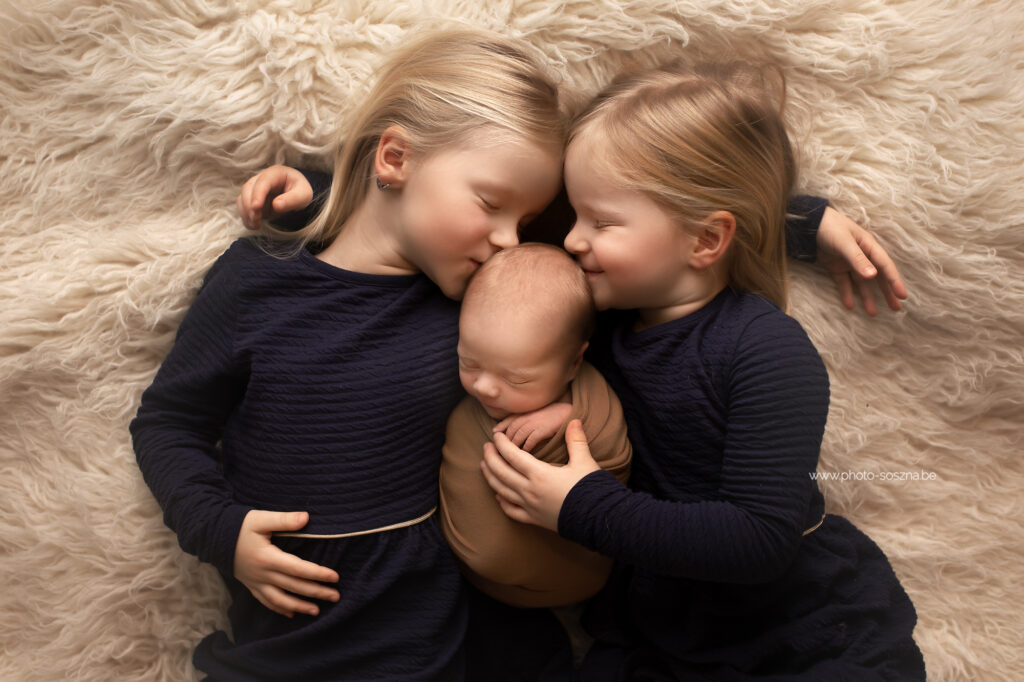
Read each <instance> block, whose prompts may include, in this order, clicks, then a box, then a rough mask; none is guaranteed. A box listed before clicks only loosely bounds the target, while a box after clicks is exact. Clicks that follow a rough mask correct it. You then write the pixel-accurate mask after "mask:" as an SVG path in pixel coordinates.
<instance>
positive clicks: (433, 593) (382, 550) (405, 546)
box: [131, 240, 466, 680]
mask: <svg viewBox="0 0 1024 682" xmlns="http://www.w3.org/2000/svg"><path fill="white" fill-rule="evenodd" d="M457 316H458V304H457V303H455V302H453V301H451V300H449V299H447V298H445V297H444V296H443V295H442V294H441V292H440V291H439V290H438V289H437V287H436V286H435V285H434V284H433V283H432V282H430V281H429V280H428V279H427V278H426V277H424V276H421V275H412V276H382V275H367V274H360V273H353V272H348V271H344V270H340V269H338V268H335V267H332V266H330V265H328V264H326V263H324V262H322V261H320V260H318V259H316V258H315V257H314V256H312V255H311V254H309V253H308V252H306V251H303V252H301V253H300V254H299V255H298V256H297V257H295V258H291V259H282V258H276V257H272V256H269V255H267V254H266V253H264V252H263V251H262V250H260V249H259V248H258V247H257V246H256V245H254V242H253V241H252V240H239V241H238V242H235V244H233V245H232V246H231V247H230V248H229V249H228V251H227V252H226V253H225V254H224V255H223V256H221V258H220V259H219V260H218V261H217V263H216V264H215V265H214V266H213V268H212V269H211V270H210V272H209V273H208V275H207V277H206V280H205V282H204V285H203V287H202V289H201V290H200V292H199V294H198V296H197V298H196V300H195V302H194V303H193V305H192V307H191V308H190V309H189V312H188V314H187V315H186V317H185V319H184V321H183V322H182V324H181V327H180V329H179V332H178V336H177V339H176V342H175V345H174V348H173V349H172V350H171V352H170V354H169V355H168V357H167V359H166V360H165V362H164V363H163V365H162V367H161V368H160V370H159V372H158V373H157V376H156V378H155V379H154V381H153V384H152V385H151V386H150V387H149V388H148V389H147V390H146V392H145V394H144V395H143V398H142V403H141V406H140V408H139V412H138V415H137V416H136V418H135V420H134V421H133V422H132V424H131V431H132V435H133V438H134V443H135V450H136V454H137V459H138V462H139V466H140V468H141V469H142V472H143V475H144V478H145V480H146V482H147V484H148V485H149V486H150V488H151V489H152V491H153V493H154V495H155V497H156V498H157V500H158V502H159V503H160V505H161V507H162V508H163V510H164V514H165V520H166V522H167V525H168V526H170V527H171V528H172V529H173V530H174V531H175V532H176V533H177V535H178V538H179V541H180V543H181V546H182V547H183V548H184V549H185V550H186V551H188V552H192V553H194V554H197V555H198V556H199V558H200V559H202V560H204V561H208V562H210V563H213V564H214V565H216V566H217V568H218V569H220V571H221V573H222V574H223V575H224V576H225V579H226V580H227V581H228V584H229V588H230V589H231V592H232V596H233V597H234V599H235V603H234V605H233V606H232V611H231V614H230V615H231V619H232V628H233V631H234V639H235V642H234V644H232V642H231V641H230V640H229V639H228V637H227V636H226V635H225V634H224V633H219V634H217V635H213V636H211V637H210V638H208V639H207V640H205V641H204V642H203V643H202V644H201V645H200V647H199V650H198V651H197V655H196V663H197V666H198V667H200V668H201V669H204V670H206V671H207V672H209V673H210V674H211V675H212V676H213V677H214V678H216V679H296V675H297V672H296V671H302V674H301V675H298V677H300V678H301V679H310V680H312V679H360V680H362V679H416V680H429V679H459V677H460V676H461V659H460V658H459V657H460V656H461V650H460V647H461V643H462V638H463V636H464V630H465V622H466V604H465V594H464V590H463V587H462V585H461V581H460V578H459V574H458V569H457V567H456V564H455V562H454V559H453V557H452V555H451V553H450V550H449V549H448V547H447V545H446V544H445V542H444V539H443V536H442V535H441V532H440V529H439V527H438V525H437V523H436V520H435V518H433V517H432V518H431V519H429V520H427V521H425V522H423V523H420V524H417V525H414V526H411V527H408V528H403V529H400V530H397V531H389V532H384V533H378V534H373V535H367V536H362V537H357V538H347V539H340V540H299V539H292V538H279V539H278V540H277V542H278V544H280V545H282V546H284V547H286V549H287V551H293V552H296V553H298V554H299V555H300V556H303V557H304V558H309V559H310V560H312V561H316V562H317V563H322V564H324V565H327V566H330V567H331V568H334V569H336V570H337V571H338V573H339V575H340V577H341V582H340V583H339V585H338V587H339V590H340V592H341V595H342V597H341V601H340V602H339V603H338V604H321V610H322V614H321V615H320V616H318V617H316V618H307V617H304V616H296V617H295V618H294V619H286V618H283V617H280V616H277V615H275V614H273V613H272V612H270V611H269V610H268V609H266V608H264V607H262V606H260V605H259V604H258V603H256V602H255V600H254V599H253V598H252V597H251V595H249V593H248V590H247V589H245V588H244V587H243V586H241V585H240V584H238V583H237V582H235V581H234V580H233V578H231V575H232V571H233V561H234V547H235V542H236V540H237V537H238V531H239V528H240V526H241V522H242V519H243V517H244V516H245V514H246V513H247V512H248V511H249V510H250V509H266V510H273V511H300V510H301V511H308V512H309V514H310V521H309V524H308V525H307V527H306V528H304V529H303V532H308V533H317V534H336V533H348V532H352V531H359V530H366V529H372V528H378V527H381V526H386V525H389V524H393V523H398V522H401V521H406V520H411V519H413V518H416V517H418V516H419V515H421V514H423V513H425V512H427V511H429V510H430V509H431V508H432V507H434V506H435V505H436V503H437V496H438V470H439V465H440V458H441V446H442V443H443V438H444V426H445V421H446V419H447V416H448V414H449V412H450V411H451V410H452V408H453V407H454V406H455V404H456V403H457V402H458V400H459V399H460V398H461V397H462V395H463V392H462V388H461V386H460V385H459V380H458V370H457V356H456V352H455V349H456V343H457V332H458V327H457ZM218 441H220V445H219V446H218Z"/></svg>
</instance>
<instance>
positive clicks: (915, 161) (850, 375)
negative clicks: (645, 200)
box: [0, 0, 1024, 681]
mask: <svg viewBox="0 0 1024 682" xmlns="http://www.w3.org/2000/svg"><path fill="white" fill-rule="evenodd" d="M37 4H38V5H40V6H39V7H34V8H30V7H33V6H35V5H37ZM439 17H440V18H457V19H461V20H463V21H466V22H468V23H471V24H477V25H483V26H487V27H491V28H495V29H498V30H500V31H503V32H507V33H509V34H513V35H517V36H522V37H525V38H526V39H527V40H528V41H530V42H531V43H533V44H534V45H535V46H536V47H537V48H538V50H539V51H540V53H541V54H542V55H543V57H544V59H545V60H546V61H547V62H548V63H549V65H550V66H551V68H552V69H554V70H555V71H556V72H558V73H560V74H562V76H563V77H564V81H565V87H566V88H569V89H578V90H579V91H581V92H584V93H589V92H591V91H592V90H593V89H594V88H595V87H596V86H597V85H598V84H600V83H602V82H604V81H605V80H606V79H607V78H608V77H609V76H610V75H611V74H612V73H613V71H614V70H615V69H616V67H617V65H618V64H619V63H621V61H622V60H623V59H625V58H626V54H627V53H628V52H629V51H634V50H639V51H641V52H642V53H643V54H645V55H667V54H670V53H674V54H683V55H685V56H687V57H692V58H694V59H696V58H713V57H719V56H723V55H725V56H728V55H731V54H735V53H739V54H741V55H747V56H758V55H768V56H771V57H773V58H775V59H778V60H780V61H781V62H783V63H784V64H785V65H787V67H788V71H789V77H790V110H789V111H790V116H791V122H792V126H793V131H794V139H795V140H796V142H797V143H798V144H799V146H800V151H799V156H800V159H801V162H802V169H803V176H802V186H801V189H803V190H806V191H809V192H812V193H818V194H823V195H826V196H829V197H831V198H832V199H833V201H834V203H835V205H837V206H838V207H839V208H840V209H841V210H842V211H844V212H846V213H847V214H848V215H850V216H852V217H854V218H855V219H857V220H858V221H860V222H861V223H862V224H864V225H866V226H868V227H869V228H870V229H871V230H872V231H873V232H875V233H876V234H877V235H878V236H879V238H880V239H881V240H882V241H883V243H884V244H885V246H886V247H887V248H888V249H889V251H890V253H891V254H892V255H893V256H894V257H895V258H896V260H897V261H898V262H899V264H900V267H901V270H902V272H903V274H904V275H905V279H906V282H907V285H908V287H909V289H910V292H911V298H910V300H909V302H908V303H907V305H906V310H905V311H904V312H903V313H900V314H892V313H889V312H888V311H886V312H883V313H882V314H880V315H879V317H878V318H876V319H874V320H872V319H869V318H868V317H867V316H866V315H864V314H863V313H862V312H858V313H849V312H847V311H845V310H844V309H843V308H841V307H840V305H839V303H838V299H837V296H836V294H835V292H834V287H833V285H832V283H831V280H830V279H829V278H828V277H827V276H826V275H824V274H823V273H822V272H820V271H819V270H818V269H816V268H810V267H803V266H797V267H794V274H793V277H794V280H795V281H796V285H795V292H794V301H793V311H792V312H793V314H794V315H795V316H796V317H798V318H799V319H800V320H801V321H802V322H803V324H804V325H805V327H806V328H807V329H808V331H809V332H810V334H811V336H812V337H813V339H814V341H815V342H816V343H817V344H818V347H819V349H820V350H821V352H822V355H823V356H824V357H825V359H826V362H827V363H828V367H829V370H830V372H831V376H832V381H833V403H832V411H831V415H830V420H829V425H828V430H827V434H826V438H825V444H824V449H823V453H822V461H821V470H823V471H830V472H837V473H844V472H853V473H854V474H857V473H860V472H868V473H867V474H863V473H861V476H862V477H863V476H870V475H872V474H874V476H875V480H873V481H871V480H848V481H845V482H839V481H832V482H828V483H826V484H823V487H824V488H825V491H826V494H827V496H828V499H829V505H830V508H831V509H832V510H833V511H839V512H842V513H844V514H846V515H847V516H849V517H850V518H851V519H853V520H854V521H855V522H856V523H857V524H859V525H860V526H861V527H862V528H864V529H865V530H866V531H867V532H868V533H869V534H870V535H872V537H874V538H875V540H876V541H877V542H878V543H879V544H880V545H881V546H882V547H883V549H885V551H886V552H887V553H888V555H889V556H890V558H891V560H892V562H893V565H894V566H895V568H896V571H897V573H898V574H899V575H900V577H901V578H902V580H903V582H904V584H905V586H906V588H907V590H908V591H909V593H910V595H911V597H912V598H913V600H914V601H915V603H916V605H917V609H918V614H919V624H918V628H917V631H916V637H917V640H918V642H919V644H920V646H921V648H922V650H923V651H924V654H925V658H926V661H927V665H928V670H929V677H930V679H932V680H1020V679H1024V663H1022V661H1021V659H1022V656H1021V644H1022V640H1021V632H1022V631H1024V619H1022V616H1021V613H1022V612H1024V597H1022V596H1021V581H1022V578H1024V568H1022V565H1024V526H1022V519H1024V465H1022V457H1021V455H1022V452H1021V450H1022V439H1021V428H1022V421H1024V419H1022V418H1024V376H1022V365H1024V361H1022V360H1024V277H1022V274H1024V273H1022V264H1024V195H1022V191H1024V187H1022V180H1024V123H1022V116H1021V112H1022V111H1024V41H1022V39H1021V36H1022V35H1024V5H1022V4H1021V3H1020V2H1019V0H992V1H988V0H964V1H960V2H956V1H951V0H908V1H893V2H882V1H880V0H702V1H700V2H698V1H697V0H693V1H678V2H672V1H669V0H633V1H629V0H618V1H616V0H585V1H570V0H535V1H518V0H516V1H513V0H498V1H490V2H470V1H469V0H464V1H455V0H453V1H451V2H440V1H438V2H432V1H429V0H423V1H421V2H415V1H413V0H407V1H401V0H363V1H360V2H355V1H352V0H336V1H334V2H331V1H328V0H320V1H315V0H305V1H298V2H283V1H276V2H251V3H246V2H237V3H233V2H229V1H227V0H223V1H214V0H210V1H204V0H174V1H173V2H162V1H158V0H93V1H91V2H83V1H82V0H66V1H64V0H53V1H49V2H44V3H28V2H21V1H19V0H0V200H2V207H0V679H3V680H15V681H22V680H26V681H27V680H40V681H44V680H45V681H49V680H58V679H59V680H122V681H130V680H189V679H193V678H194V676H195V672H194V671H193V669H192V666H191V663H190V655H191V650H192V648H193V646H194V645H195V643H196V641H197V640H198V639H199V638H200V637H202V636H203V635H204V634H205V633H207V632H208V631H210V630H211V629H212V628H214V627H215V626H221V625H223V623H224V619H223V616H222V615H221V614H222V612H223V609H224V607H225V601H224V596H223V593H222V590H221V588H220V586H219V585H218V583H217V580H216V577H215V574H214V572H213V570H212V569H211V568H210V567H208V566H203V565H200V564H199V563H198V562H197V561H196V560H195V559H194V558H193V557H191V556H187V555H185V554H183V553H182V552H181V551H180V550H179V549H178V547H177V544H176V541H175V539H174V538H173V536H172V535H171V533H170V532H169V531H168V530H167V529H166V528H165V527H164V526H163V524H162V521H161V517H160V513H159V511H158V509H157V506H156V504H155V502H154V501H153V500H152V498H151V497H150V494H149V492H148V490H147V489H146V488H145V486H144V484H143V483H142V480H141V477H140V475H139V473H138V471H137V469H136V465H135V461H134V456H133V453H132V450H131V445H130V442H129V437H128V432H127V425H128V421H129V420H130V419H131V417H132V415H133V414H134V412H135V409H136V406H137V401H138V398H139V395H140V393H141V391H142V390H143V389H144V388H145V387H146V386H147V385H148V383H149V381H150V380H151V378H152V376H153V373H154V372H155V370H156V368H157V366H158V364H159V362H160V360H161V358H162V357H163V355H164V354H165V353H166V352H167V350H168V348H169V346H170V344H171V342H172V338H173V333H174V330H175V328H176V326H177V324H178V322H179V321H180V319H181V316H182V315H183V313H184V311H185V309H186V307H187V306H188V303H189V301H190V299H191V297H192V296H193V295H194V293H195V290H196V287H197V285H198V283H199V280H200V277H201V276H202V274H203V272H204V271H205V270H206V268H207V267H208V266H209V265H210V263H211V262H212V261H213V259H214V258H215V257H216V256H217V255H218V254H219V253H220V252H221V251H222V250H223V249H224V248H225V247H226V246H227V245H228V244H229V243H230V242H231V241H232V240H233V239H234V238H235V237H236V236H238V235H239V234H240V233H241V231H242V228H241V226H240V222H239V220H238V219H237V217H236V215H235V210H234V203H233V202H234V197H235V195H236V193H237V190H238V187H239V185H240V184H241V183H242V181H243V180H244V179H245V178H247V177H248V176H249V175H251V174H252V173H254V172H255V171H257V170H258V169H260V168H262V167H264V166H266V165H268V164H270V163H272V162H275V161H284V162H288V163H292V164H298V163H305V164H307V165H313V166H317V165H322V164H323V162H324V154H325V152H326V150H327V146H328V143H329V141H330V139H331V134H332V132H333V131H334V130H335V128H336V127H337V126H338V124H339V121H340V118H341V116H342V115H343V114H344V113H345V112H346V111H347V110H348V109H349V108H350V107H351V106H352V104H353V103H354V102H356V101H358V99H359V97H360V96H361V95H362V94H363V93H364V92H365V90H366V88H367V83H368V79H369V78H370V77H371V76H372V74H373V72H374V67H375V65H376V64H377V63H378V62H379V60H380V59H381V58H382V57H383V56H385V55H386V54H387V53H388V51H389V50H390V48H391V47H393V46H394V45H396V44H399V43H401V42H402V40H403V39H404V38H405V37H406V36H407V35H409V34H410V33H411V32H413V31H416V30H417V29H418V28H420V27H422V26H424V25H425V24H427V23H429V21H430V20H432V19H435V18H439ZM899 472H918V473H920V472H925V475H926V477H927V478H929V479H932V480H921V481H902V482H899V481H883V480H881V478H882V476H884V475H888V474H897V475H898V474H899Z"/></svg>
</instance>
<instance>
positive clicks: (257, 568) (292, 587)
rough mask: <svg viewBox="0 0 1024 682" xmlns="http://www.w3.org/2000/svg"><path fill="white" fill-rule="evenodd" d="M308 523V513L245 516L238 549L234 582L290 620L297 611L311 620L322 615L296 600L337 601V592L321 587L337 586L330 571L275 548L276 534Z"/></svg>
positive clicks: (253, 512) (304, 602)
mask: <svg viewBox="0 0 1024 682" xmlns="http://www.w3.org/2000/svg"><path fill="white" fill-rule="evenodd" d="M308 521H309V514H307V513H306V512H290V513H284V512H270V511H261V510H258V509H253V510H252V511H250V512H249V513H248V514H246V515H245V519H244V520H243V521H242V529H241V531H239V533H238V544H237V545H236V546H235V578H237V579H238V581H239V582H241V583H242V584H243V585H245V586H246V587H248V588H249V591H250V592H252V594H253V596H254V597H256V599H257V600H259V602H260V603H261V604H263V605H264V606H266V607H267V608H268V609H270V610H271V611H274V612H275V613H279V614H281V615H282V616H285V617H287V618H291V617H292V615H294V613H295V612H296V611H298V612H300V613H305V614H307V615H310V616H316V615H318V614H319V613H320V609H319V608H317V605H316V604H314V603H312V602H308V601H303V600H302V599H298V598H296V597H295V596H294V595H296V594H299V595H302V596H304V597H310V598H312V599H322V600H324V601H334V602H336V601H338V599H339V594H338V591H337V590H335V589H333V588H330V587H326V586H324V585H321V584H320V583H336V582H338V574H337V573H335V572H334V571H332V570H331V569H329V568H326V567H324V566H320V565H318V564H314V563H312V562H310V561H305V560H303V559H300V558H299V557H297V556H295V555H294V554H288V553H287V552H285V551H282V550H281V549H280V548H278V547H276V546H275V545H274V544H273V543H272V542H271V541H270V537H271V536H272V535H273V534H274V533H275V532H288V531H297V530H299V529H300V528H302V527H303V526H305V525H306V523H307V522H308Z"/></svg>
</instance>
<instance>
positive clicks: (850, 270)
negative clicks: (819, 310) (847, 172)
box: [817, 207, 907, 316]
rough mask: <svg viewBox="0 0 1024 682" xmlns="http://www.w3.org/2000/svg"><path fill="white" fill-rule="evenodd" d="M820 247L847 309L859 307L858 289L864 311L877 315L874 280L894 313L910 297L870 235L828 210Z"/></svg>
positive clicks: (840, 214) (894, 266)
mask: <svg viewBox="0 0 1024 682" xmlns="http://www.w3.org/2000/svg"><path fill="white" fill-rule="evenodd" d="M817 244H818V261H819V262H820V263H821V264H822V266H824V267H825V268H826V269H827V270H828V271H829V272H831V273H832V277H833V279H835V281H836V286H837V287H838V288H839V298H840V299H841V300H842V302H843V305H844V306H846V307H847V308H848V309H850V310H853V308H854V306H855V305H856V304H855V302H854V295H853V294H854V289H855V288H856V291H857V294H858V295H859V297H860V300H861V303H862V304H863V305H864V311H865V312H866V313H867V314H868V315H872V316H874V315H876V314H877V313H878V308H877V307H876V306H875V299H874V296H873V294H872V287H871V282H872V280H874V282H875V285H876V286H877V287H878V288H879V290H880V291H881V292H882V296H883V297H884V298H885V302H886V303H887V304H888V305H889V307H890V308H891V309H892V310H899V309H900V308H901V307H902V305H901V303H900V300H901V299H902V300H905V299H906V298H907V288H906V286H905V285H904V284H903V279H902V278H901V277H900V272H899V269H898V268H897V267H896V264H895V263H894V262H893V260H892V258H890V257H889V254H888V253H886V251H885V249H883V248H882V245H881V244H879V243H878V240H877V239H875V238H874V237H873V236H872V235H871V233H870V232H868V231H867V230H865V229H864V228H863V227H861V226H860V225H858V224H857V223H855V222H854V221H852V220H850V219H849V218H847V217H846V216H844V215H843V214H842V213H839V212H838V211H836V210H835V209H833V208H831V207H829V208H826V209H825V214H824V216H823V217H822V220H821V228H820V229H819V230H818V238H817ZM879 275H880V276H879Z"/></svg>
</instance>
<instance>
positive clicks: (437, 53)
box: [288, 28, 566, 244]
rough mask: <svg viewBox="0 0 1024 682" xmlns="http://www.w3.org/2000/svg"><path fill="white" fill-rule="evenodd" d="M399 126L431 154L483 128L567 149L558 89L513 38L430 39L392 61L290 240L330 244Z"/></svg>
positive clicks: (469, 32)
mask: <svg viewBox="0 0 1024 682" xmlns="http://www.w3.org/2000/svg"><path fill="white" fill-rule="evenodd" d="M390 126H399V127H401V128H402V129H403V130H404V131H405V133H406V135H407V136H408V140H409V142H410V145H411V147H412V148H413V150H414V152H415V153H416V154H418V155H421V156H427V155H429V154H431V153H432V152H434V151H437V150H439V149H441V148H444V147H447V146H450V145H454V144H459V143H461V142H464V141H467V142H468V141H469V139H470V135H471V134H473V133H476V132H478V131H480V130H481V129H483V128H487V129H489V130H490V131H493V132H494V134H495V135H499V136H500V135H510V136H514V137H517V138H518V139H526V140H529V141H533V142H537V143H539V144H541V145H544V146H548V145H549V146H551V148H554V149H558V150H559V152H561V151H562V150H563V149H564V147H565V129H566V125H565V119H564V116H563V114H562V112H561V110H560V107H559V99H558V89H557V87H556V85H555V84H554V83H553V81H552V80H551V79H550V78H549V77H548V76H547V75H546V74H545V73H544V71H543V70H542V69H541V67H540V66H539V65H538V63H537V61H536V60H535V59H534V58H533V57H532V56H531V55H530V52H529V48H528V47H527V46H526V45H524V44H522V43H520V42H517V41H515V40H513V39H511V38H506V37H504V36H501V35H500V34H497V33H493V32H490V31H485V30H481V29H472V28H459V29H448V30H442V31H434V32H431V33H427V34H425V35H424V36H422V37H420V38H419V39H417V40H415V41H413V42H412V43H410V44H408V45H406V46H405V47H404V48H402V49H401V50H400V51H399V52H397V53H396V54H394V55H393V56H392V58H391V59H390V60H389V61H388V63H387V64H386V65H385V66H384V67H383V69H382V70H381V73H380V77H379V79H378V80H377V83H376V84H375V85H374V87H373V88H372V90H371V91H370V93H369V94H368V95H367V97H366V99H365V101H364V102H363V104H362V105H361V106H360V107H359V108H357V109H356V110H355V111H354V112H353V114H352V116H351V117H350V118H349V120H348V124H347V125H346V126H344V129H343V130H342V131H341V135H340V139H339V143H338V147H337V151H336V153H335V161H334V178H333V183H332V186H331V192H330V195H329V197H328V199H327V201H326V202H325V204H324V206H323V208H322V209H321V210H320V213H319V214H318V216H317V217H316V218H315V219H314V220H313V222H311V223H310V224H309V225H307V226H306V227H305V228H303V229H302V230H299V231H297V232H294V233H292V234H291V235H288V236H290V237H292V238H297V239H299V240H301V242H302V243H303V244H305V243H307V242H319V243H323V244H326V243H329V242H330V241H332V240H333V239H334V237H335V236H337V234H338V232H340V230H341V228H342V226H343V225H344V223H345V221H346V220H348V218H349V217H350V216H351V215H352V213H353V212H354V211H355V210H356V208H357V207H358V206H359V205H360V204H361V203H362V202H363V199H364V198H365V197H366V194H367V189H368V187H369V185H370V182H371V181H372V180H373V179H374V156H375V154H376V150H377V144H378V142H379V140H380V137H381V134H382V133H383V132H384V131H385V130H386V129H387V128H389V127H390Z"/></svg>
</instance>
